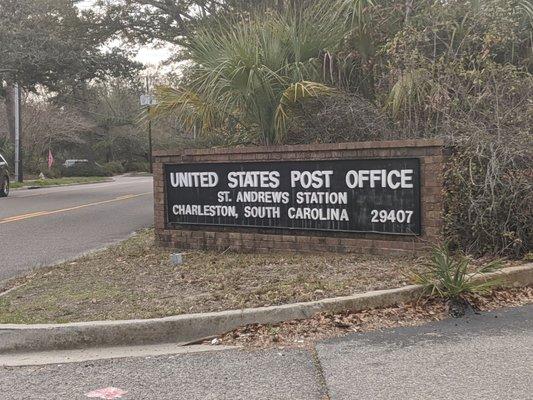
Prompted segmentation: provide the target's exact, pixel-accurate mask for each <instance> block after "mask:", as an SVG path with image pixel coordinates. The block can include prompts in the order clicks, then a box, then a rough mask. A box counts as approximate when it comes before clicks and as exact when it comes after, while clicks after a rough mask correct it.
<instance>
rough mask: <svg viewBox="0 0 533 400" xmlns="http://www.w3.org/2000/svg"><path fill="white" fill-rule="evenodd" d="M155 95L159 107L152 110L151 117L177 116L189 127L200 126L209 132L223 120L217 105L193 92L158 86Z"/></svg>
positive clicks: (180, 88)
mask: <svg viewBox="0 0 533 400" xmlns="http://www.w3.org/2000/svg"><path fill="white" fill-rule="evenodd" d="M155 93H156V97H157V105H156V106H155V107H153V108H152V109H151V110H150V114H151V117H159V116H165V115H175V116H177V117H178V119H179V120H180V121H181V122H182V123H183V124H185V125H186V126H187V127H189V128H192V127H194V126H197V125H198V124H199V125H200V127H201V128H202V130H208V129H210V128H211V127H213V126H215V125H216V124H217V123H219V121H221V120H223V117H222V115H221V113H220V110H219V109H218V107H217V106H216V105H215V104H212V103H211V102H209V101H207V100H206V99H204V98H202V97H201V96H200V95H199V94H198V93H196V92H194V91H192V90H189V89H186V88H182V87H178V88H172V87H170V86H158V87H156V89H155Z"/></svg>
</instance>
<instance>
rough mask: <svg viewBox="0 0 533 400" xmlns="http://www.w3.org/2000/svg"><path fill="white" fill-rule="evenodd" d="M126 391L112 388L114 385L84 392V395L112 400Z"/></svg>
mask: <svg viewBox="0 0 533 400" xmlns="http://www.w3.org/2000/svg"><path fill="white" fill-rule="evenodd" d="M126 393H128V392H125V391H124V390H122V389H118V388H114V387H107V388H103V389H98V390H93V391H92V392H89V393H85V396H87V397H93V398H97V399H107V400H113V399H118V398H120V397H122V396H123V395H125V394H126Z"/></svg>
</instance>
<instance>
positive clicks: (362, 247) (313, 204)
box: [154, 140, 446, 254]
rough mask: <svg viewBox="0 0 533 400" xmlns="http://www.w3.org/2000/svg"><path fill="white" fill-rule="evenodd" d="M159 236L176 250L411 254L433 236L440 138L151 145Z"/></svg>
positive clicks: (437, 222) (438, 208)
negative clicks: (195, 147) (155, 148)
mask: <svg viewBox="0 0 533 400" xmlns="http://www.w3.org/2000/svg"><path fill="white" fill-rule="evenodd" d="M154 157H155V160H154V193H155V231H156V238H157V241H158V242H159V243H160V244H162V245H166V246H172V247H175V248H179V249H215V250H226V249H228V248H231V249H233V250H237V251H250V252H268V251H273V250H274V251H276V250H278V251H303V252H322V251H332V252H350V253H373V254H383V253H387V254H397V253H406V252H410V253H417V252H420V251H422V250H424V249H426V248H427V247H428V245H429V244H431V243H435V242H438V241H439V236H440V230H441V226H442V216H441V214H442V187H443V176H442V175H443V169H444V164H445V162H446V156H445V149H444V144H443V142H442V141H440V140H404V141H389V142H384V141H380V142H356V143H338V144H313V145H290V146H269V147H240V148H217V149H201V150H200V149H198V150H176V151H158V152H155V153H154Z"/></svg>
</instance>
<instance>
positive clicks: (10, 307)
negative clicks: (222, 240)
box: [0, 230, 423, 323]
mask: <svg viewBox="0 0 533 400" xmlns="http://www.w3.org/2000/svg"><path fill="white" fill-rule="evenodd" d="M170 253H171V252H170V251H169V250H168V249H162V248H159V247H157V246H156V245H155V244H154V239H153V230H144V231H142V232H140V233H138V234H137V235H135V236H134V237H132V238H130V239H128V240H126V241H125V242H123V243H121V244H119V245H117V246H113V247H111V248H110V249H107V250H104V251H100V252H98V253H94V254H91V255H88V256H85V257H82V258H80V259H77V260H75V261H72V262H66V263H63V264H60V265H58V266H55V267H48V268H43V269H39V270H36V271H35V272H34V273H33V274H31V275H28V276H26V277H23V278H18V279H15V280H13V281H11V282H10V283H9V287H15V286H17V285H22V286H20V287H17V288H16V289H14V290H12V291H10V292H9V293H7V294H6V295H4V296H2V297H0V299H1V300H0V323H46V322H69V321H84V320H111V319H130V318H153V317H163V316H169V315H177V314H184V313H196V312H208V311H221V310H228V309H240V308H247V307H259V306H270V305H279V304H287V303H294V302H300V301H311V300H318V299H323V298H327V297H333V296H345V295H351V294H354V293H358V292H365V291H369V290H377V289H385V288H392V287H399V286H403V285H406V284H408V283H410V282H409V279H408V278H406V276H408V275H410V274H411V273H412V272H414V271H418V272H420V271H421V268H422V261H423V260H421V259H418V258H412V257H411V258H409V257H382V256H370V255H342V254H315V255H312V254H283V253H273V254H259V255H258V254H237V253H231V252H226V253H224V254H220V253H217V252H210V251H194V252H189V253H187V255H186V256H185V263H184V264H182V265H179V266H173V265H171V263H170V260H169V256H170Z"/></svg>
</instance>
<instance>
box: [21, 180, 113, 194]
mask: <svg viewBox="0 0 533 400" xmlns="http://www.w3.org/2000/svg"><path fill="white" fill-rule="evenodd" d="M114 181H115V180H114V179H113V177H109V178H108V179H103V180H101V181H94V182H81V183H64V184H59V185H45V186H21V187H18V188H13V189H11V191H15V190H17V191H18V190H38V189H48V188H57V187H68V186H81V185H94V184H95V183H109V182H114Z"/></svg>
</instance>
